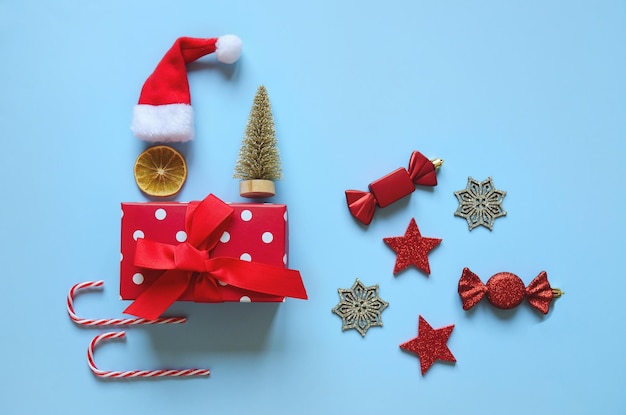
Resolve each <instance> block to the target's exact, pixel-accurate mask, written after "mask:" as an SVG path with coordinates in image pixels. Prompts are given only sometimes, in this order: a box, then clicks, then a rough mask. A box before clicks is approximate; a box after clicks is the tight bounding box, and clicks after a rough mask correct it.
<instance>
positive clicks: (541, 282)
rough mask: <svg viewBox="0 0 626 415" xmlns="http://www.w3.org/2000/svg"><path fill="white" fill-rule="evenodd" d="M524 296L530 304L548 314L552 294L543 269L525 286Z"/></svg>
mask: <svg viewBox="0 0 626 415" xmlns="http://www.w3.org/2000/svg"><path fill="white" fill-rule="evenodd" d="M526 297H527V298H528V302H529V303H530V305H532V306H533V307H535V308H536V309H537V310H539V311H541V312H542V313H543V314H548V310H549V309H550V303H551V302H552V299H553V298H554V294H553V293H552V287H550V283H549V282H548V274H546V272H545V271H541V272H540V273H539V275H537V277H536V278H535V279H534V280H532V281H531V283H530V284H528V287H526Z"/></svg>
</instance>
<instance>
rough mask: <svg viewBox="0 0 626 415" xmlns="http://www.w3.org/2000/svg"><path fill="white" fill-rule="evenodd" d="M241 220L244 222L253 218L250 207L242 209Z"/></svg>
mask: <svg viewBox="0 0 626 415" xmlns="http://www.w3.org/2000/svg"><path fill="white" fill-rule="evenodd" d="M241 220H242V221H244V222H250V221H251V220H252V212H251V211H249V210H248V209H246V210H242V211H241Z"/></svg>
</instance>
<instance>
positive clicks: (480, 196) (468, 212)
mask: <svg viewBox="0 0 626 415" xmlns="http://www.w3.org/2000/svg"><path fill="white" fill-rule="evenodd" d="M454 195H455V196H456V198H457V199H458V201H459V207H458V208H457V210H456V212H454V216H460V217H462V218H465V220H467V225H468V226H469V230H470V231H471V230H472V229H474V228H475V227H477V226H479V225H483V226H485V227H487V228H489V230H492V229H493V222H494V221H495V220H496V219H497V218H499V217H500V216H504V215H506V212H505V211H504V209H503V208H502V199H504V196H506V192H504V191H502V190H498V189H496V188H495V186H494V185H493V181H492V180H491V177H489V178H488V179H487V180H484V181H482V182H478V181H476V180H474V179H473V178H471V177H468V179H467V187H466V188H465V189H463V190H459V191H458V192H454Z"/></svg>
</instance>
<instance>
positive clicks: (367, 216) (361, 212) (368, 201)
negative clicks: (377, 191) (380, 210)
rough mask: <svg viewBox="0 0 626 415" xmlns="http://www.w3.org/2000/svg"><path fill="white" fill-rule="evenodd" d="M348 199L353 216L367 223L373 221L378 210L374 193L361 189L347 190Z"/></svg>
mask: <svg viewBox="0 0 626 415" xmlns="http://www.w3.org/2000/svg"><path fill="white" fill-rule="evenodd" d="M346 201H347V203H348V209H350V213H352V216H354V217H355V218H356V219H358V220H359V221H360V222H361V223H363V224H365V225H369V224H370V223H371V222H372V219H373V218H374V211H375V210H376V199H375V198H374V195H372V194H371V193H368V192H362V191H360V190H346Z"/></svg>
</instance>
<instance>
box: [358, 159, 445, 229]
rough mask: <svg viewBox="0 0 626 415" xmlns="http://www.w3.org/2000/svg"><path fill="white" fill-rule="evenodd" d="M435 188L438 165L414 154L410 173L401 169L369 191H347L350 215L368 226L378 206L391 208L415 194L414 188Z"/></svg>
mask: <svg viewBox="0 0 626 415" xmlns="http://www.w3.org/2000/svg"><path fill="white" fill-rule="evenodd" d="M416 185H421V186H436V185H437V175H436V173H435V166H434V165H433V163H432V162H431V161H430V160H428V159H427V158H426V157H425V156H424V155H423V154H422V153H420V152H419V151H414V152H413V153H412V154H411V159H410V160H409V168H408V170H407V169H405V168H403V167H401V168H399V169H397V170H394V171H392V172H391V173H389V174H387V175H386V176H384V177H382V178H380V179H378V180H376V181H374V182H372V183H370V184H369V190H370V191H369V192H363V191H360V190H346V201H347V203H348V209H350V213H352V216H354V217H355V218H356V219H358V220H359V221H361V222H362V223H364V224H365V225H369V224H370V223H371V222H372V218H373V217H374V211H375V210H376V205H378V206H380V207H381V208H383V207H385V206H388V205H390V204H392V203H394V202H396V201H398V200H400V199H402V198H403V197H405V196H407V195H409V194H411V193H412V192H414V191H415V186H416Z"/></svg>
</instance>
